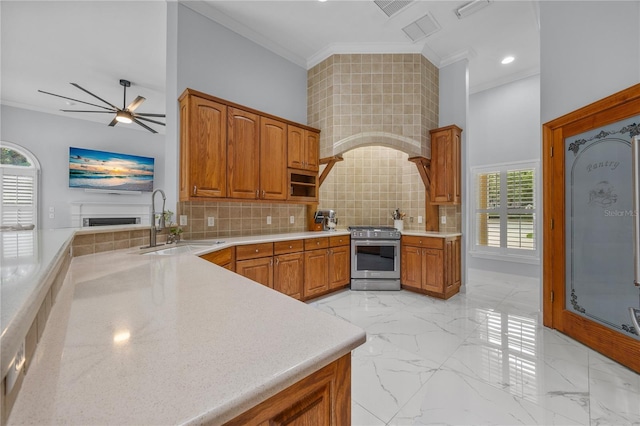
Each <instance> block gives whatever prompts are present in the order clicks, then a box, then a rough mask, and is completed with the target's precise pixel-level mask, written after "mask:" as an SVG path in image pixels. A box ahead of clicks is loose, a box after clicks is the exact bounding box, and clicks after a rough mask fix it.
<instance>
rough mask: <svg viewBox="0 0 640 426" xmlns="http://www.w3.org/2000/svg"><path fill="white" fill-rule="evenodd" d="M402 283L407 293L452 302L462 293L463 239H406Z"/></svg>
mask: <svg viewBox="0 0 640 426" xmlns="http://www.w3.org/2000/svg"><path fill="white" fill-rule="evenodd" d="M400 252H401V253H400V256H401V257H400V259H401V260H400V264H401V266H400V281H401V283H402V286H403V287H404V288H406V289H407V290H414V291H419V292H421V293H426V294H428V295H430V296H435V297H439V298H443V299H448V298H449V297H451V296H453V295H454V294H456V293H458V291H460V285H461V271H460V267H461V265H460V237H452V238H434V237H416V236H408V235H407V236H403V237H402V246H401V250H400Z"/></svg>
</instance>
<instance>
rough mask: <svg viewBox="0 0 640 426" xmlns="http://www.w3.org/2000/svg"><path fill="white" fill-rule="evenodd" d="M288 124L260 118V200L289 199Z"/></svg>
mask: <svg viewBox="0 0 640 426" xmlns="http://www.w3.org/2000/svg"><path fill="white" fill-rule="evenodd" d="M286 159H287V124H286V123H283V122H282V121H278V120H273V119H271V118H266V117H260V197H259V198H260V199H262V200H286V199H287V186H288V185H287V160H286Z"/></svg>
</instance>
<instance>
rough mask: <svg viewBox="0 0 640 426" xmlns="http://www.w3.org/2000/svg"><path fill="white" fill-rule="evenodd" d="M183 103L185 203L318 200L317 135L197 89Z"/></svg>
mask: <svg viewBox="0 0 640 426" xmlns="http://www.w3.org/2000/svg"><path fill="white" fill-rule="evenodd" d="M179 100H180V201H189V200H196V199H206V198H209V199H218V200H219V199H228V200H260V201H262V200H264V201H288V202H291V203H305V204H307V203H315V202H317V201H318V196H317V175H318V165H319V161H318V153H319V150H318V141H319V137H318V135H319V131H318V130H315V129H312V128H305V126H304V125H301V124H297V123H291V122H289V121H287V120H283V119H278V118H277V117H273V116H270V115H268V114H264V113H261V112H260V111H255V110H252V109H251V108H246V107H242V106H241V105H236V104H233V103H231V102H228V101H225V100H222V99H218V98H215V97H213V96H210V95H207V94H205V93H201V92H197V91H195V90H192V89H187V90H185V92H184V93H183V94H182V95H181V96H180V99H179ZM290 156H291V157H290ZM289 158H291V159H289ZM289 162H293V163H295V164H297V165H296V166H294V167H288V164H289ZM292 170H293V172H292ZM296 170H299V171H296ZM301 173H303V174H304V175H301Z"/></svg>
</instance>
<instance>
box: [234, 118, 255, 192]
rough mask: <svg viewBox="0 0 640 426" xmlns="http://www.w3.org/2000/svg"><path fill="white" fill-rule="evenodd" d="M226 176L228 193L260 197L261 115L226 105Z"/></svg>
mask: <svg viewBox="0 0 640 426" xmlns="http://www.w3.org/2000/svg"><path fill="white" fill-rule="evenodd" d="M227 114H228V120H227V121H228V123H229V127H228V135H227V179H228V183H227V185H228V188H229V193H228V194H229V197H231V198H243V199H256V198H259V197H258V196H257V195H258V192H257V191H258V186H259V181H260V169H259V166H260V143H259V139H258V138H259V135H260V121H259V120H260V118H259V117H258V115H257V114H253V113H250V112H247V111H243V110H241V109H238V108H228V112H227Z"/></svg>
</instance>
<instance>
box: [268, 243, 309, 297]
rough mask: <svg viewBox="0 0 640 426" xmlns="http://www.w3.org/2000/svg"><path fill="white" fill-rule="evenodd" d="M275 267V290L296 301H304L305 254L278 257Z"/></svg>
mask: <svg viewBox="0 0 640 426" xmlns="http://www.w3.org/2000/svg"><path fill="white" fill-rule="evenodd" d="M274 259H275V262H274V263H275V265H274V266H273V288H274V290H278V291H279V292H280V293H284V294H286V295H288V296H291V297H293V298H294V299H298V300H300V299H302V285H303V280H304V253H292V254H282V255H280V256H276V257H275V258H274Z"/></svg>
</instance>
